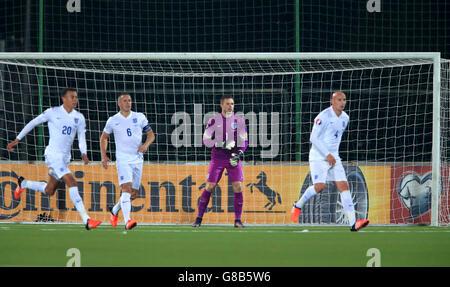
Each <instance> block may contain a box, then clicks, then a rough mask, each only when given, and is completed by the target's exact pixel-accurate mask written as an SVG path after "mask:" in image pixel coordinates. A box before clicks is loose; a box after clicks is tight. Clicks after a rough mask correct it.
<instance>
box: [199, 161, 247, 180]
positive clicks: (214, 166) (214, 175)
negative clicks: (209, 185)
mask: <svg viewBox="0 0 450 287" xmlns="http://www.w3.org/2000/svg"><path fill="white" fill-rule="evenodd" d="M225 168H226V169H227V172H228V179H229V180H230V182H235V181H241V182H242V181H244V172H243V170H242V164H241V162H240V161H239V162H238V165H237V166H235V167H233V166H231V164H230V161H229V160H227V161H218V160H216V161H213V160H212V161H211V162H210V164H209V169H208V175H207V176H206V181H207V182H213V183H218V182H219V181H220V179H221V178H222V174H223V171H224V169H225Z"/></svg>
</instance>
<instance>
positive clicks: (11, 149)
mask: <svg viewBox="0 0 450 287" xmlns="http://www.w3.org/2000/svg"><path fill="white" fill-rule="evenodd" d="M18 144H19V139H15V140H13V141H12V142H10V143H9V144H8V146H7V147H6V149H7V150H9V151H14V147H15V146H16V145H18Z"/></svg>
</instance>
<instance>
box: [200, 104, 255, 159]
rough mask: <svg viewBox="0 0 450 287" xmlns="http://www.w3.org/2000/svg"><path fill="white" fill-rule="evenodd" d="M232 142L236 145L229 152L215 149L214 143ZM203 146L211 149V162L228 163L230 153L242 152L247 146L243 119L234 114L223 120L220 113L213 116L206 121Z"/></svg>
mask: <svg viewBox="0 0 450 287" xmlns="http://www.w3.org/2000/svg"><path fill="white" fill-rule="evenodd" d="M224 135H225V136H224ZM232 140H234V141H235V143H236V145H235V147H234V148H233V149H231V150H225V149H220V148H216V147H215V143H216V142H224V141H227V142H230V141H232ZM203 144H204V145H206V146H207V147H212V151H211V161H229V160H230V158H231V154H232V153H237V152H238V151H239V150H242V151H243V152H244V151H245V149H246V148H247V146H248V134H247V129H246V127H245V121H244V119H243V118H241V117H239V116H236V115H235V114H233V115H232V116H230V117H229V118H225V117H224V116H223V115H222V113H217V114H215V115H214V116H213V117H212V118H211V119H210V120H209V121H208V124H207V126H206V130H205V133H204V134H203Z"/></svg>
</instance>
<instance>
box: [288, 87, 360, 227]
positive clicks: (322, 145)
mask: <svg viewBox="0 0 450 287" xmlns="http://www.w3.org/2000/svg"><path fill="white" fill-rule="evenodd" d="M345 103H346V96H345V94H344V93H343V92H341V91H337V92H334V93H333V94H332V96H331V106H330V107H329V108H327V109H325V110H323V111H322V112H321V113H320V114H319V115H318V116H317V117H316V118H315V119H314V126H313V129H312V132H311V136H310V141H311V143H312V147H311V150H310V152H309V166H310V170H311V179H312V182H313V185H312V186H310V187H308V188H307V189H306V190H305V192H304V193H303V196H302V197H301V198H300V200H299V201H297V202H295V203H294V206H293V207H292V211H291V219H292V221H293V222H298V220H299V216H300V213H301V210H302V208H303V206H304V205H305V203H306V202H307V201H308V200H309V199H310V198H311V197H313V196H315V195H316V194H318V193H320V192H322V191H323V190H324V189H325V186H326V182H327V181H333V182H334V183H335V184H336V187H337V189H338V190H339V193H340V196H341V202H342V205H343V208H344V211H345V213H346V214H347V218H348V220H349V224H350V230H351V231H358V230H359V229H361V228H364V227H366V226H367V225H368V224H369V220H368V219H362V220H356V217H355V207H354V205H353V200H352V195H351V193H350V189H349V187H348V183H347V177H346V175H345V170H344V167H343V165H342V162H341V158H340V157H339V145H340V143H341V139H342V134H343V133H344V131H345V128H346V127H347V125H348V122H349V119H350V118H349V116H348V115H347V113H346V112H344V108H345Z"/></svg>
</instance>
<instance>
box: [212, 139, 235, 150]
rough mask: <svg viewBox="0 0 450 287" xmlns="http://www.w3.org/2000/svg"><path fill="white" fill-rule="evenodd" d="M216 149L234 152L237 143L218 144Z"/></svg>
mask: <svg viewBox="0 0 450 287" xmlns="http://www.w3.org/2000/svg"><path fill="white" fill-rule="evenodd" d="M215 146H216V148H221V149H226V150H232V149H233V148H234V147H235V146H236V142H235V141H229V142H216V145H215Z"/></svg>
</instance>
